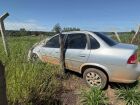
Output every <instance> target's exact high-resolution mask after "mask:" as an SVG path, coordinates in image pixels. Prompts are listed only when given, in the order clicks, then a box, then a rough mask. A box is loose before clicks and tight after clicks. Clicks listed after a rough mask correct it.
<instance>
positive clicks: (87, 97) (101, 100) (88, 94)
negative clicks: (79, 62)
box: [81, 87, 108, 105]
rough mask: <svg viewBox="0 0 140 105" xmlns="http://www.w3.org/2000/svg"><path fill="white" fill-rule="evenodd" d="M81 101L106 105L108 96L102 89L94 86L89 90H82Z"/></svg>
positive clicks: (93, 104)
mask: <svg viewBox="0 0 140 105" xmlns="http://www.w3.org/2000/svg"><path fill="white" fill-rule="evenodd" d="M81 103H82V104H83V105H107V104H108V98H107V97H106V96H105V93H104V92H103V91H102V90H100V89H98V88H95V87H94V88H91V89H90V90H89V91H86V90H82V93H81Z"/></svg>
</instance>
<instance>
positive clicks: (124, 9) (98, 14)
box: [0, 0, 140, 31]
mask: <svg viewBox="0 0 140 105" xmlns="http://www.w3.org/2000/svg"><path fill="white" fill-rule="evenodd" d="M5 12H8V13H9V14H10V16H9V17H7V18H6V19H5V27H6V29H7V30H19V29H20V28H25V29H26V30H31V31H33V30H36V31H51V29H52V28H53V26H54V25H55V24H56V23H59V24H60V25H61V27H78V28H80V29H82V30H90V31H131V30H136V28H137V27H138V25H139V24H140V13H139V12H140V0H0V15H2V14H4V13H5Z"/></svg>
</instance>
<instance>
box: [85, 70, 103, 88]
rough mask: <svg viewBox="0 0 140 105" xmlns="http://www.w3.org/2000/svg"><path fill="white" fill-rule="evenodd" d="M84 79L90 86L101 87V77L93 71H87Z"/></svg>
mask: <svg viewBox="0 0 140 105" xmlns="http://www.w3.org/2000/svg"><path fill="white" fill-rule="evenodd" d="M86 81H87V83H88V84H89V85H90V86H92V87H93V86H94V87H101V83H102V79H101V77H100V75H99V74H97V73H95V72H89V73H87V75H86Z"/></svg>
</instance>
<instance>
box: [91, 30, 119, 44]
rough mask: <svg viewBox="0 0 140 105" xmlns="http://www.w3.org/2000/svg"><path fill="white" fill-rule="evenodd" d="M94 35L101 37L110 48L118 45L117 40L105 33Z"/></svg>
mask: <svg viewBox="0 0 140 105" xmlns="http://www.w3.org/2000/svg"><path fill="white" fill-rule="evenodd" d="M93 33H94V34H96V35H97V36H98V37H100V38H101V39H102V40H103V41H104V42H106V43H107V44H108V45H109V46H114V45H116V44H117V43H118V42H116V41H115V40H113V39H111V38H110V37H108V36H107V35H105V34H103V33H100V32H93Z"/></svg>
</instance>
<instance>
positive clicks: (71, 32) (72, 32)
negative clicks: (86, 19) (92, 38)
mask: <svg viewBox="0 0 140 105" xmlns="http://www.w3.org/2000/svg"><path fill="white" fill-rule="evenodd" d="M74 33H90V31H69V32H62V34H74Z"/></svg>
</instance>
